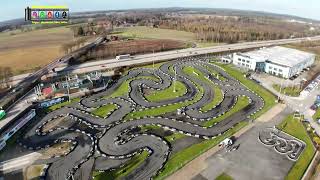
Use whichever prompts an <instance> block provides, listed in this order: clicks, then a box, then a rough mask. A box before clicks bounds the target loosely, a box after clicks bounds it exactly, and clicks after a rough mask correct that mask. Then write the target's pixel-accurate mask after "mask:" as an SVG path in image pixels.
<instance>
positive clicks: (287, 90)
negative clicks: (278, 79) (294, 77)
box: [272, 84, 301, 97]
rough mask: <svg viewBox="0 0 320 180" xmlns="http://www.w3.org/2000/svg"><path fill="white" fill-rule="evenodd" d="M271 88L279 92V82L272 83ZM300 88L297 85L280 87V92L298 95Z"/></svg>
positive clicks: (293, 95)
mask: <svg viewBox="0 0 320 180" xmlns="http://www.w3.org/2000/svg"><path fill="white" fill-rule="evenodd" d="M272 87H273V89H274V90H276V91H278V92H280V85H279V84H273V85H272ZM300 92H301V88H299V87H295V86H292V87H284V88H282V89H281V94H284V95H287V96H292V97H298V96H300Z"/></svg>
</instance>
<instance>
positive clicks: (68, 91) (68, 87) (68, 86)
mask: <svg viewBox="0 0 320 180" xmlns="http://www.w3.org/2000/svg"><path fill="white" fill-rule="evenodd" d="M66 83H67V93H68V101H69V102H70V85H69V81H68V77H67V76H66Z"/></svg>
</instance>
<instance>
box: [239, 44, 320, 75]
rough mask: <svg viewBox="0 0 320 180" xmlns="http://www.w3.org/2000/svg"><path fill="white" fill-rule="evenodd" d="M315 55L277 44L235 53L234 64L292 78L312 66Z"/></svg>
mask: <svg viewBox="0 0 320 180" xmlns="http://www.w3.org/2000/svg"><path fill="white" fill-rule="evenodd" d="M315 57H316V56H315V55H314V54H312V53H308V52H304V51H299V50H296V49H290V48H285V47H280V46H276V47H271V48H263V49H260V50H256V51H251V52H246V53H235V54H234V55H233V64H234V65H236V66H239V67H241V68H245V69H248V70H253V71H260V72H266V73H269V74H272V75H275V76H279V77H283V78H290V77H292V76H293V75H295V74H299V73H300V72H301V71H302V70H303V69H304V68H307V67H310V66H311V65H312V64H313V63H314V61H315Z"/></svg>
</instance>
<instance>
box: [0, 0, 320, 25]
mask: <svg viewBox="0 0 320 180" xmlns="http://www.w3.org/2000/svg"><path fill="white" fill-rule="evenodd" d="M1 4H2V6H1V7H2V8H1V9H2V11H1V12H0V21H4V20H9V19H15V18H22V17H24V8H26V7H27V6H32V5H66V6H68V7H69V8H70V11H73V12H79V11H88V10H117V9H132V8H157V7H206V8H232V9H243V10H257V11H267V12H274V13H281V14H290V15H297V16H301V17H306V18H313V19H318V20H320V0H1Z"/></svg>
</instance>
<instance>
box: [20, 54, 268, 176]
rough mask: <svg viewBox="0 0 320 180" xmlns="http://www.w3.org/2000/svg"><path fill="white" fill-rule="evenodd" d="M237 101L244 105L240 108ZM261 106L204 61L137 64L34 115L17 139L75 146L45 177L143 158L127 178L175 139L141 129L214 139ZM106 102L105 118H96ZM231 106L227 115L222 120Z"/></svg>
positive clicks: (165, 153) (152, 163) (156, 166)
mask: <svg viewBox="0 0 320 180" xmlns="http://www.w3.org/2000/svg"><path fill="white" fill-rule="evenodd" d="M239 103H242V106H243V108H239ZM263 106H264V101H263V99H262V98H261V97H259V96H258V95H256V94H255V93H254V92H252V91H250V90H249V89H247V88H246V87H245V86H244V85H242V84H241V83H240V82H238V81H237V80H235V79H233V78H232V77H231V76H229V75H228V74H227V73H226V72H225V71H224V70H223V69H221V68H219V67H218V66H216V65H214V64H211V63H210V62H209V61H207V60H205V59H199V58H185V59H180V60H177V61H172V62H168V63H164V64H162V65H161V66H160V67H159V68H134V69H131V70H130V71H128V73H127V74H126V75H123V76H122V77H121V78H120V79H119V80H118V81H117V82H116V83H114V84H113V85H111V87H110V88H108V89H106V90H105V91H103V92H99V93H98V94H94V95H92V96H89V97H85V98H83V99H81V101H80V102H79V103H78V102H76V103H73V104H71V105H67V106H65V107H62V108H60V109H57V110H55V111H52V112H50V113H47V114H45V115H43V117H38V120H37V122H36V125H35V126H32V127H30V128H29V129H27V130H26V132H25V134H24V136H23V138H22V139H21V140H20V144H21V145H23V146H25V147H27V148H30V149H41V148H45V147H49V146H52V145H54V144H56V143H59V142H70V143H72V147H71V149H70V151H69V152H68V153H65V155H63V156H61V157H59V156H58V157H52V158H51V159H50V160H48V161H45V162H44V163H46V164H48V165H49V166H48V168H47V169H46V172H45V174H46V175H45V178H46V179H69V178H74V179H89V177H90V176H92V175H91V172H92V171H110V170H113V169H116V168H119V167H122V166H124V164H126V163H127V162H129V161H130V159H132V158H133V157H134V156H136V155H138V154H140V153H147V154H148V155H147V158H146V160H145V161H143V163H141V164H140V165H139V166H138V167H137V168H135V169H134V170H133V171H131V172H130V173H129V174H128V175H127V176H126V177H125V178H126V179H137V180H142V179H150V178H154V177H156V176H157V175H158V173H159V172H161V171H162V169H163V167H164V165H165V164H166V163H167V161H168V159H169V157H170V155H171V151H172V144H171V143H170V142H168V141H167V140H166V139H165V138H164V137H162V136H159V135H154V134H152V133H145V131H143V129H144V128H149V129H152V128H159V127H161V128H164V129H167V130H170V131H172V132H174V133H180V134H184V135H185V136H191V137H193V138H198V139H214V138H216V137H218V136H220V135H222V134H224V133H226V132H227V131H228V130H230V129H232V128H234V127H235V126H236V125H238V124H239V123H241V122H243V121H248V120H250V115H252V114H254V113H256V112H257V111H259V110H260V109H261V108H262V107H263ZM104 107H107V108H106V109H107V110H105V114H104V117H101V116H97V115H95V113H94V112H96V111H97V110H99V109H101V108H104ZM229 111H235V112H233V113H230V115H229V116H227V117H226V118H224V119H221V118H219V117H220V116H223V115H224V114H226V113H228V112H229Z"/></svg>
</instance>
